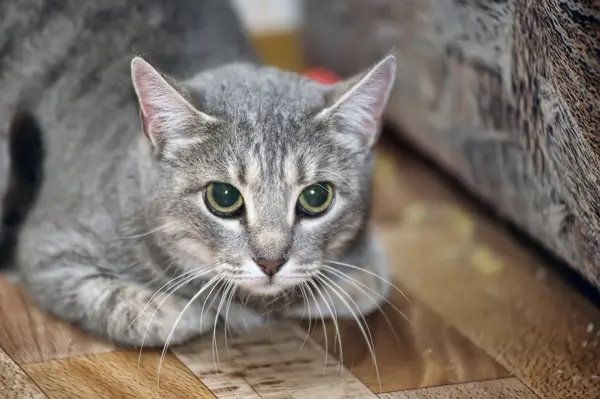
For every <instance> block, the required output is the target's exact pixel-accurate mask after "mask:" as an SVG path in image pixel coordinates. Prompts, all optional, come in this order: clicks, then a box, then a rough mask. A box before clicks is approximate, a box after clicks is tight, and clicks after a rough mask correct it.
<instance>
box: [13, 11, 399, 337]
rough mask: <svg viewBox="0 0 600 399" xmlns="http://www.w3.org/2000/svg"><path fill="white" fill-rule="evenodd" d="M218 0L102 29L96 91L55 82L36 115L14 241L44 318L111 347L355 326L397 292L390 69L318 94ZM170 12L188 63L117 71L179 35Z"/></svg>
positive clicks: (139, 64) (159, 59) (135, 14)
mask: <svg viewBox="0 0 600 399" xmlns="http://www.w3.org/2000/svg"><path fill="white" fill-rule="evenodd" d="M115 2H117V1H116V0H114V1H113V3H115ZM94 3H95V2H92V4H94ZM118 3H120V2H118ZM99 4H100V3H98V4H97V5H94V6H93V7H91V8H93V10H88V11H87V12H90V13H91V14H93V15H97V13H98V9H94V7H96V8H102V7H104V5H102V6H100V5H99ZM128 4H129V5H131V2H128ZM192 4H193V5H192ZM223 4H225V3H224V2H221V1H220V0H213V1H209V0H203V1H194V2H191V1H172V2H160V1H154V2H143V3H142V2H141V1H140V2H139V3H138V7H137V8H134V9H133V11H131V9H129V8H128V10H129V11H127V12H126V14H127V15H118V18H120V21H121V22H120V23H114V24H109V25H110V26H107V27H106V31H103V32H102V34H103V35H104V38H105V39H106V40H108V39H107V38H109V39H110V40H109V44H111V45H114V46H117V47H119V50H118V51H112V52H109V53H110V54H109V55H110V57H113V58H106V57H105V58H102V57H100V56H97V57H96V58H94V59H92V60H89V61H90V62H93V66H91V67H90V66H86V67H87V68H91V70H93V71H94V74H95V75H94V79H91V80H92V82H91V83H88V81H89V79H90V77H89V75H79V76H86V80H81V81H78V82H73V81H72V78H69V77H68V76H67V75H62V77H61V78H57V79H62V82H61V84H62V85H63V87H62V88H61V90H62V91H61V92H60V93H61V96H60V97H59V98H50V99H48V98H45V100H46V102H44V101H43V100H42V101H39V102H38V105H37V107H36V108H37V109H36V111H35V114H36V115H37V116H38V118H39V125H40V126H41V130H42V131H43V137H44V150H45V151H44V154H45V157H44V182H43V184H42V187H41V191H40V193H39V196H38V198H37V201H36V202H35V204H34V206H33V208H32V210H31V214H30V215H29V216H28V217H27V218H26V219H25V221H24V224H23V225H22V226H21V229H20V232H19V237H18V245H17V249H16V263H17V264H18V267H19V271H20V274H21V278H22V281H23V283H24V285H25V287H26V289H27V292H28V293H29V295H30V296H31V297H32V298H33V299H34V300H35V301H36V303H38V304H39V305H40V306H41V307H43V308H45V309H47V310H48V311H49V312H51V313H53V314H55V315H57V316H59V317H61V318H63V319H65V320H67V321H70V322H72V323H74V324H76V325H77V326H79V327H80V328H81V329H83V330H85V331H87V332H90V333H92V334H95V335H97V336H101V337H104V338H105V339H107V340H110V341H112V342H114V343H116V344H118V345H123V346H134V347H140V346H164V345H166V344H178V343H183V342H185V341H187V340H189V339H191V338H193V337H195V336H198V335H202V334H205V333H208V332H212V331H213V328H214V326H216V325H217V323H221V324H223V323H224V324H227V325H228V326H229V327H230V328H232V329H234V330H238V331H241V330H244V329H247V328H252V327H253V326H257V325H262V324H264V323H265V322H266V321H267V319H268V318H269V317H270V318H273V317H277V318H279V317H282V318H283V317H289V318H306V317H310V318H315V317H318V318H337V317H352V318H357V319H358V318H359V317H361V316H362V315H366V314H369V313H371V312H373V311H374V310H375V309H377V307H378V306H379V304H380V303H381V302H382V301H384V300H385V298H386V297H387V295H388V292H389V287H390V284H389V283H387V281H388V279H389V268H388V266H387V263H386V259H385V254H384V251H383V249H382V248H381V246H380V244H379V241H378V239H377V237H376V235H375V232H374V231H373V229H372V226H371V224H370V223H369V217H370V206H371V195H372V187H371V186H372V173H373V166H374V154H373V145H374V144H375V143H376V141H377V138H378V135H379V127H380V124H381V118H382V113H383V111H384V108H385V106H386V103H387V100H388V97H389V94H390V91H391V89H392V86H393V83H394V80H395V73H396V62H395V59H394V57H393V56H392V55H389V56H387V57H385V58H383V59H382V60H381V61H380V62H379V63H377V64H376V65H374V66H373V67H371V68H369V69H367V70H365V71H364V72H363V73H360V74H358V75H356V76H354V77H352V78H350V79H348V80H346V81H343V82H341V83H339V84H336V85H333V86H328V85H323V84H320V83H317V82H315V81H313V80H310V79H308V78H305V77H303V76H300V75H298V74H295V73H292V72H286V71H282V70H279V69H276V68H274V67H269V66H264V65H262V64H261V63H260V62H258V61H257V60H256V57H255V55H254V51H253V50H252V48H251V45H250V42H249V40H248V39H247V36H246V35H245V34H244V33H243V32H242V29H241V28H240V27H239V23H238V21H237V19H236V17H235V16H234V14H233V11H232V10H231V9H230V8H229V7H228V6H225V5H223ZM113 5H114V4H113ZM152 7H155V8H152ZM217 9H218V10H217ZM73 10H75V8H73ZM150 11H152V12H153V13H154V14H152V13H150ZM216 11H218V12H216ZM145 13H150V14H145ZM169 13H171V14H172V15H179V16H181V18H183V19H184V22H185V23H183V24H181V23H180V24H179V25H177V29H173V30H174V31H176V33H177V34H174V35H173V36H172V37H169V40H171V41H172V42H169V43H168V45H169V46H171V47H170V48H169V49H168V50H164V51H166V52H167V53H168V54H167V55H170V54H171V53H173V54H174V53H175V52H176V51H184V52H183V53H182V54H177V55H175V56H174V57H173V58H172V59H169V57H165V56H164V54H163V55H161V56H156V55H155V54H152V53H151V52H149V55H145V56H143V57H140V56H136V57H134V58H133V59H131V57H130V58H129V59H130V61H128V63H129V66H128V68H124V67H125V65H123V62H122V60H123V57H122V55H124V54H127V52H128V48H130V45H131V44H132V43H133V42H134V41H135V40H133V39H134V38H140V37H143V36H144V35H145V34H149V35H150V34H152V35H154V36H156V35H159V36H160V34H159V33H157V32H159V31H160V29H163V30H166V31H169V30H168V29H167V27H169V26H170V25H169V24H171V23H172V22H171V21H169V20H168V18H160V16H161V15H163V16H164V15H167V14H169ZM190 13H191V14H193V13H197V15H195V16H196V17H197V19H196V20H195V21H194V22H195V24H192V23H191V21H192V20H193V18H192V17H190V16H189V14H190ZM115 15H117V14H115ZM140 16H144V17H147V18H141V17H140ZM152 16H154V19H155V20H160V21H162V22H161V23H158V26H149V24H151V21H153V20H152V18H150V17H152ZM77 18H80V17H79V16H78V17H77ZM186 18H187V19H186ZM180 22H181V21H180ZM130 23H131V24H133V25H135V24H137V25H135V29H133V27H132V26H128V24H130ZM161 24H162V25H161ZM192 26H193V27H192ZM173 27H174V26H171V28H173ZM187 27H190V30H194V29H195V31H194V32H195V33H198V34H197V35H190V34H189V33H190V32H186V31H185V29H186V28H187ZM82 29H86V27H85V26H83V25H82ZM111 29H114V31H111ZM120 29H123V32H121V31H120ZM134 30H135V32H133V31H134ZM182 31H183V32H182ZM132 32H133V33H132ZM232 32H233V33H232ZM92 37H93V39H90V38H92ZM84 38H85V36H84ZM226 38H230V39H231V38H233V40H227V39H226ZM87 39H89V40H91V41H92V42H93V43H94V44H96V45H99V44H100V43H101V42H102V41H101V40H98V39H97V36H87ZM129 39H131V40H129ZM73 40H74V42H73V43H75V44H72V46H74V47H75V48H81V49H83V48H85V49H86V50H85V51H91V50H89V48H90V47H89V46H87V45H86V43H79V42H78V41H77V40H79V39H75V38H74V39H73ZM84 41H85V40H84ZM117 42H118V44H117ZM163 43H164V44H166V43H165V42H163ZM87 44H89V43H87ZM103 46H104V47H106V46H107V43H104V45H103ZM228 46H229V48H228ZM97 51H103V48H98V49H97ZM74 52H75V53H76V54H77V51H74ZM67 53H68V52H67ZM81 54H83V53H81ZM81 54H79V55H80V56H81ZM67 58H68V57H67ZM76 60H77V61H80V63H79V64H78V63H75V64H74V66H73V67H72V68H75V69H76V68H78V67H80V66H82V65H87V64H85V63H86V62H88V60H87V59H86V58H85V57H83V56H81V58H76ZM147 60H150V61H147ZM152 60H154V61H152ZM69 62H71V61H69ZM153 64H154V65H157V66H160V67H162V68H161V71H164V72H159V70H158V69H157V68H156V67H155V66H153ZM103 65H105V66H106V68H108V69H105V68H103V67H102V66H103ZM180 65H184V66H185V67H180ZM165 67H166V68H165ZM169 67H170V68H169ZM169 69H170V70H171V73H169ZM125 71H126V72H125ZM172 72H175V73H172ZM123 73H126V74H127V75H130V77H129V82H131V84H130V85H129V84H126V83H125V81H121V77H122V76H123V75H122V74H123ZM116 83H119V85H118V87H117V86H116V85H115V84H116ZM88 84H92V85H93V89H90V88H87V90H88V93H92V94H93V95H92V94H88V95H87V96H86V95H81V96H80V97H79V98H77V103H74V99H73V98H72V96H71V95H69V94H73V92H76V93H80V92H81V91H84V92H85V89H83V88H82V87H81V86H84V85H88ZM65 87H66V88H68V89H70V90H72V91H69V90H66V89H65ZM132 88H133V93H131V89H132ZM129 94H132V95H131V96H130V95H129ZM46 96H48V94H47V95H46ZM51 100H54V101H61V102H66V103H68V104H69V105H65V104H56V103H52V101H51ZM87 111H89V112H87ZM73 113H76V114H73ZM60 118H62V119H60ZM159 291H160V292H162V293H163V295H158V296H157V295H156V293H157V292H159ZM167 292H168V295H167V294H166V293H167ZM278 302H280V303H281V304H282V306H278V307H273V306H271V307H269V306H267V304H269V303H278ZM266 312H268V314H266Z"/></svg>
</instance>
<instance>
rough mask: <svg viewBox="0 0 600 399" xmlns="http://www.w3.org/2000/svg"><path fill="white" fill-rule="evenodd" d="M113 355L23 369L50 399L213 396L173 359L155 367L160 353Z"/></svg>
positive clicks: (171, 356) (51, 362) (201, 397)
mask: <svg viewBox="0 0 600 399" xmlns="http://www.w3.org/2000/svg"><path fill="white" fill-rule="evenodd" d="M138 355H139V351H128V352H113V353H105V354H102V355H90V356H79V357H73V358H69V359H62V360H54V361H48V362H43V363H34V364H28V365H26V366H24V369H25V371H26V372H27V374H29V375H30V376H31V378H32V379H33V380H34V381H35V382H36V383H37V384H38V385H39V386H40V387H41V388H42V389H43V390H44V392H45V393H46V394H47V395H48V397H50V398H57V399H59V398H132V399H134V398H152V397H156V396H157V393H158V394H159V395H160V396H162V397H177V398H190V399H191V398H197V399H209V398H215V396H214V395H213V394H212V393H211V392H210V391H209V390H208V389H207V388H206V386H205V385H204V384H203V383H202V382H200V380H198V379H197V378H196V377H194V375H193V374H192V373H191V372H190V370H189V369H187V368H186V367H185V366H184V365H183V364H182V363H181V362H180V361H179V360H177V358H176V357H175V356H173V355H172V354H169V355H167V356H166V358H165V360H164V362H163V363H162V367H161V372H160V380H158V379H157V372H156V370H157V366H158V363H159V359H160V352H156V351H148V352H146V353H145V354H144V355H143V356H142V357H141V358H140V363H139V367H138Z"/></svg>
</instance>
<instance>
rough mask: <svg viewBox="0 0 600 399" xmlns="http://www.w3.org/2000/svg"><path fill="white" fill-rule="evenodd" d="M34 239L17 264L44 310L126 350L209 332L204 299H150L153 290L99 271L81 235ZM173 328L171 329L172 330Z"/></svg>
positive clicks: (209, 318)
mask: <svg viewBox="0 0 600 399" xmlns="http://www.w3.org/2000/svg"><path fill="white" fill-rule="evenodd" d="M51 240H52V241H51V242H50V241H48V240H47V241H45V242H44V241H38V245H37V246H36V247H37V248H38V249H37V250H33V251H32V250H31V248H30V249H29V250H30V253H29V254H28V255H26V254H23V253H22V252H21V255H22V256H21V258H22V259H23V261H24V262H23V264H20V265H19V266H20V267H21V269H22V271H23V275H24V282H25V285H26V287H27V289H28V292H29V294H30V295H31V296H32V297H33V298H34V300H35V301H36V302H37V303H38V304H39V305H40V306H42V307H43V308H45V309H47V310H49V311H50V312H51V313H54V314H55V315H57V316H59V317H60V318H63V319H65V320H68V321H70V322H72V323H74V324H76V325H77V326H79V327H80V328H81V329H83V330H85V331H88V332H90V333H92V334H95V335H99V336H102V337H104V338H107V339H108V340H110V341H112V342H114V343H117V344H120V345H126V346H135V347H140V346H141V345H142V344H143V345H144V346H149V347H161V346H163V345H165V343H166V342H167V340H168V337H169V334H170V333H171V331H173V335H172V337H171V338H170V343H171V344H177V343H181V342H184V341H186V340H188V339H190V338H192V337H194V336H196V335H199V334H201V333H202V332H203V331H207V330H212V327H213V325H214V323H215V320H216V315H215V312H214V310H212V309H206V308H205V309H203V308H202V304H203V298H202V299H201V298H199V299H198V300H197V301H195V302H194V303H192V304H191V305H190V306H189V307H188V308H187V309H186V310H185V312H184V313H182V312H183V310H184V308H186V306H187V304H188V301H187V300H186V299H184V298H182V297H180V296H178V295H176V294H172V295H170V296H169V297H168V298H165V297H164V295H162V296H157V297H155V298H152V296H153V295H154V291H153V290H151V289H149V288H146V287H144V286H142V285H138V284H135V283H131V282H127V281H124V280H121V279H119V278H117V277H116V276H115V275H113V274H112V273H111V271H110V269H109V268H105V267H102V268H99V267H97V266H96V265H98V262H100V261H99V259H98V258H97V256H94V254H93V252H94V248H90V245H89V244H90V243H89V242H87V243H84V242H81V241H83V237H82V236H81V235H78V234H77V235H73V234H61V233H60V232H54V234H53V236H52V238H51ZM176 322H177V326H176V327H175V329H174V330H172V328H173V327H174V326H175V323H176Z"/></svg>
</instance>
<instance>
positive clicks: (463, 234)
mask: <svg viewBox="0 0 600 399" xmlns="http://www.w3.org/2000/svg"><path fill="white" fill-rule="evenodd" d="M447 216H448V221H449V223H450V226H451V228H452V230H453V231H454V233H455V234H456V235H457V236H459V237H460V238H462V239H465V240H466V239H470V238H472V237H473V235H474V233H475V222H474V221H473V219H472V217H471V216H470V215H469V214H468V213H467V212H465V211H463V210H462V209H461V208H459V207H456V206H449V207H448V208H447Z"/></svg>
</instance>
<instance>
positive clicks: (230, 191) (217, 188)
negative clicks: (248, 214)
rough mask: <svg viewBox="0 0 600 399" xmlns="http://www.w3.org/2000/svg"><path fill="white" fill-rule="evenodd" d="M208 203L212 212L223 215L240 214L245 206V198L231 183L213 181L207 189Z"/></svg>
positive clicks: (206, 197)
mask: <svg viewBox="0 0 600 399" xmlns="http://www.w3.org/2000/svg"><path fill="white" fill-rule="evenodd" d="M205 199H206V204H207V205H208V209H210V211H211V212H212V213H214V214H215V215H217V216H221V217H232V216H236V215H239V214H240V213H241V211H242V208H243V206H244V198H243V197H242V194H240V192H239V190H238V189H237V188H235V187H233V186H232V185H231V184H227V183H221V182H213V183H210V185H209V186H208V187H207V189H206V196H205Z"/></svg>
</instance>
